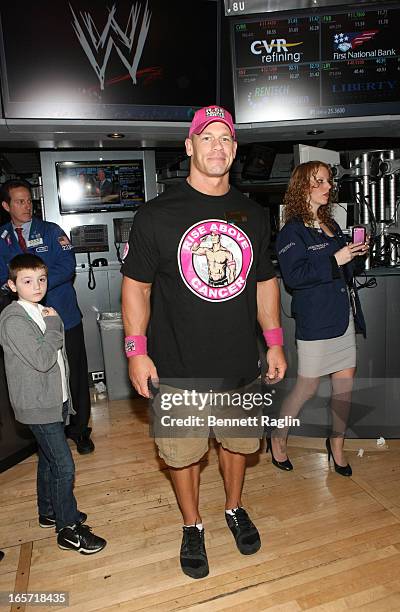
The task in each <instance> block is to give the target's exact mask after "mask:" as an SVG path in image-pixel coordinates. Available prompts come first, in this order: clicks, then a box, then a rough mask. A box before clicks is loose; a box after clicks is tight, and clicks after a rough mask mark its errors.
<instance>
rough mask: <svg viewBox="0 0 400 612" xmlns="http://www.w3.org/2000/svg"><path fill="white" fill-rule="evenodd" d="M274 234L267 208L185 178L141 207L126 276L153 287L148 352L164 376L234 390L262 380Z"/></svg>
mask: <svg viewBox="0 0 400 612" xmlns="http://www.w3.org/2000/svg"><path fill="white" fill-rule="evenodd" d="M229 221H230V222H229ZM269 234H270V232H269V221H268V217H267V215H266V213H265V211H264V210H263V209H262V208H261V206H259V205H258V204H256V203H255V202H252V201H251V200H249V199H248V198H247V197H245V196H244V195H242V194H241V193H240V192H239V191H237V190H236V189H235V188H233V187H231V188H230V190H229V192H228V193H227V194H225V195H223V196H209V195H205V194H203V193H200V192H199V191H196V190H195V189H193V188H192V187H191V186H190V185H189V184H188V183H187V182H186V181H185V182H184V183H181V184H179V185H177V186H174V187H172V188H170V189H169V190H168V191H167V192H165V193H164V194H162V195H160V196H159V197H158V198H156V199H154V200H152V201H150V202H148V203H147V204H145V205H144V206H142V207H141V208H140V209H139V211H138V213H137V214H136V216H135V220H134V223H133V227H132V231H131V235H130V238H129V250H128V253H127V255H126V256H125V259H124V264H123V266H122V273H123V274H124V275H125V276H128V277H129V278H132V279H134V280H137V281H140V282H144V283H152V294H151V319H150V325H149V330H148V337H149V343H148V350H149V355H150V356H151V358H152V359H153V360H154V363H155V365H156V367H157V371H158V375H159V377H160V378H162V379H192V380H193V379H208V378H212V379H224V383H223V386H225V387H226V388H228V387H231V388H235V387H237V386H239V385H241V384H242V383H243V384H246V383H247V382H249V381H251V380H253V379H255V378H256V377H257V376H258V374H259V355H258V348H257V342H256V330H257V299H256V287H257V281H265V280H268V279H271V278H273V277H274V276H275V271H274V268H273V266H272V263H271V260H270V257H269V254H268V246H269Z"/></svg>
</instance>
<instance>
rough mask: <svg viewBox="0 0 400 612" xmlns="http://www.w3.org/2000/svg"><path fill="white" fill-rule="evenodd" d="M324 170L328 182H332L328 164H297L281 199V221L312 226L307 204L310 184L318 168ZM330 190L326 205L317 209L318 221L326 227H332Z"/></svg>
mask: <svg viewBox="0 0 400 612" xmlns="http://www.w3.org/2000/svg"><path fill="white" fill-rule="evenodd" d="M321 167H322V168H326V170H327V171H328V172H329V180H330V181H332V171H331V168H330V166H328V164H325V163H324V162H321V161H309V162H305V163H303V164H299V165H298V166H296V168H295V169H294V170H293V172H292V176H291V177H290V181H289V185H288V188H287V190H286V193H285V196H284V198H283V205H284V207H285V208H284V211H283V221H284V223H287V222H288V221H290V220H291V219H294V218H296V219H301V220H302V221H303V223H304V224H305V225H313V223H314V215H313V213H312V209H311V206H310V203H309V200H310V183H311V179H312V178H314V179H315V178H316V176H317V173H318V170H319V169H320V168H321ZM332 208H333V202H332V190H331V191H330V194H329V201H328V204H327V205H326V206H325V205H324V206H320V207H319V209H318V219H319V220H320V221H321V222H322V223H325V224H326V225H328V226H331V225H332V221H333V218H332Z"/></svg>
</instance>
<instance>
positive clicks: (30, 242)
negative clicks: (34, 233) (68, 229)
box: [26, 238, 43, 249]
mask: <svg viewBox="0 0 400 612" xmlns="http://www.w3.org/2000/svg"><path fill="white" fill-rule="evenodd" d="M41 244H43V238H34V239H33V240H28V242H27V243H26V246H27V247H28V249H30V248H32V247H37V246H40V245H41Z"/></svg>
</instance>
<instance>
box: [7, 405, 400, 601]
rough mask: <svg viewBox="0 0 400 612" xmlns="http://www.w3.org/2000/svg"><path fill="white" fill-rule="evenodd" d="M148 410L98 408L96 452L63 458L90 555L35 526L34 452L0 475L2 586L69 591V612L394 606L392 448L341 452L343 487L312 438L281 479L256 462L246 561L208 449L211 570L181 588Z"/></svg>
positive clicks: (206, 516) (396, 557)
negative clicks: (100, 539)
mask: <svg viewBox="0 0 400 612" xmlns="http://www.w3.org/2000/svg"><path fill="white" fill-rule="evenodd" d="M145 415H146V410H145V404H144V402H141V401H136V402H129V401H120V402H111V403H110V404H109V405H108V403H107V401H102V402H97V403H95V404H94V406H93V428H94V435H93V438H94V440H95V442H96V452H95V453H94V454H92V455H88V456H80V455H78V454H77V453H76V450H74V451H73V452H74V457H75V460H76V465H77V483H76V496H77V499H78V502H79V508H80V509H81V510H83V511H85V512H87V514H88V523H89V524H90V525H92V526H93V527H94V530H95V532H97V533H98V534H99V535H102V536H104V537H105V538H106V539H107V540H108V545H107V547H106V549H105V550H104V551H103V552H101V553H99V554H96V555H94V556H92V557H85V556H83V555H79V554H77V553H75V552H72V551H71V552H69V551H62V550H60V549H59V548H58V547H57V545H56V539H55V536H54V532H53V531H52V530H49V529H41V528H40V527H39V526H38V524H37V511H36V501H35V473H36V458H35V457H31V458H30V459H28V460H26V461H24V462H23V463H21V464H19V465H18V466H15V467H14V468H12V469H10V470H8V471H7V472H5V473H3V474H1V475H0V548H2V549H3V550H4V551H5V553H6V556H5V558H4V560H3V561H2V562H1V563H0V591H2V592H4V591H10V590H18V591H69V594H70V605H69V608H68V609H69V610H75V611H77V612H86V611H89V610H102V611H107V612H111V611H114V610H115V611H116V610H118V611H126V612H127V611H133V610H152V611H153V610H157V611H158V612H159V611H162V610H195V611H198V612H200V611H204V612H210V611H214V610H235V611H240V612H242V611H243V612H244V611H251V612H253V611H258V610H279V611H283V612H295V611H298V610H324V611H330V610H335V611H336V610H338V611H339V610H362V611H369V610H376V611H379V612H382V611H387V610H400V446H399V443H398V442H390V441H389V443H388V447H387V448H385V449H381V450H379V449H377V448H376V446H375V445H374V444H373V442H366V443H365V444H364V448H365V449H366V450H365V452H364V456H363V457H357V453H356V452H354V451H350V452H349V453H348V458H349V460H350V463H351V465H352V467H353V472H354V477H353V478H351V479H346V478H343V477H341V476H338V475H337V474H335V473H334V472H333V471H332V470H329V469H328V463H327V458H326V454H325V453H324V451H323V450H322V444H321V445H320V446H321V448H320V449H319V448H318V441H312V442H310V441H302V440H301V439H297V440H296V441H294V438H292V445H291V446H290V458H291V460H292V462H293V464H294V466H295V469H294V471H293V472H291V473H285V472H281V471H280V470H278V469H276V468H274V467H273V466H272V465H271V460H270V457H269V456H267V455H265V453H261V454H260V455H259V456H257V457H256V458H255V459H254V460H253V461H252V463H251V465H250V466H249V468H248V471H247V478H246V483H245V488H244V505H245V507H246V509H247V510H248V511H249V514H250V515H251V517H252V518H253V520H254V522H255V523H256V525H257V527H258V528H259V530H260V534H261V538H262V548H261V550H260V551H259V552H258V553H257V554H256V555H252V556H247V557H246V556H242V555H240V553H239V552H238V550H237V549H236V546H235V543H234V540H233V538H232V535H231V533H230V532H229V530H228V528H227V526H226V524H225V519H224V512H223V508H224V494H223V486H222V481H221V477H220V475H219V472H218V464H217V461H216V459H217V456H216V451H215V449H214V448H212V449H211V451H210V453H209V457H208V460H207V461H205V462H204V469H203V471H202V486H201V511H202V516H203V520H204V523H205V527H206V543H207V551H208V558H209V565H210V574H209V576H208V577H207V578H205V579H203V580H191V579H190V578H187V577H186V576H184V575H183V574H182V572H181V570H180V567H179V560H178V554H179V547H180V541H181V517H180V513H179V511H178V509H177V506H176V503H175V498H174V494H173V492H172V489H171V486H170V482H169V479H168V473H167V471H166V470H165V466H163V465H162V464H161V463H160V462H159V460H158V459H157V456H156V453H155V450H154V447H153V443H152V440H151V439H149V438H148V428H147V424H146V417H145ZM295 442H296V443H295ZM360 445H361V446H362V443H360V441H358V442H357V443H353V448H354V449H356V448H357V446H360ZM315 446H317V448H316V447H315ZM350 446H351V445H350ZM313 447H314V448H313ZM1 609H2V610H8V609H10V608H9V607H8V606H7V607H4V606H3V607H2V608H1ZM17 609H18V611H19V612H21V611H23V610H24V607H23V606H22V605H20V606H19V607H17V606H14V608H13V610H17ZM26 609H27V610H29V609H31V608H30V607H26ZM36 609H43V610H52V609H60V608H55V607H54V606H53V607H46V608H43V607H40V608H36Z"/></svg>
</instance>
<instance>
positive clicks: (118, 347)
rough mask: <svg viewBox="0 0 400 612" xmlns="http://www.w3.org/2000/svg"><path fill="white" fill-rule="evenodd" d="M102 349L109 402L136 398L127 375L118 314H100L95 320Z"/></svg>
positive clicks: (122, 336)
mask: <svg viewBox="0 0 400 612" xmlns="http://www.w3.org/2000/svg"><path fill="white" fill-rule="evenodd" d="M97 323H98V325H99V328H100V336H101V345H102V348H103V358H104V368H105V374H106V384H107V393H108V398H109V399H110V400H120V399H130V398H132V397H137V393H136V391H135V390H134V389H133V387H132V384H131V382H130V380H129V375H128V360H127V358H126V357H125V351H124V328H123V325H122V315H121V313H120V312H101V313H100V314H99V316H98V318H97Z"/></svg>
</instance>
